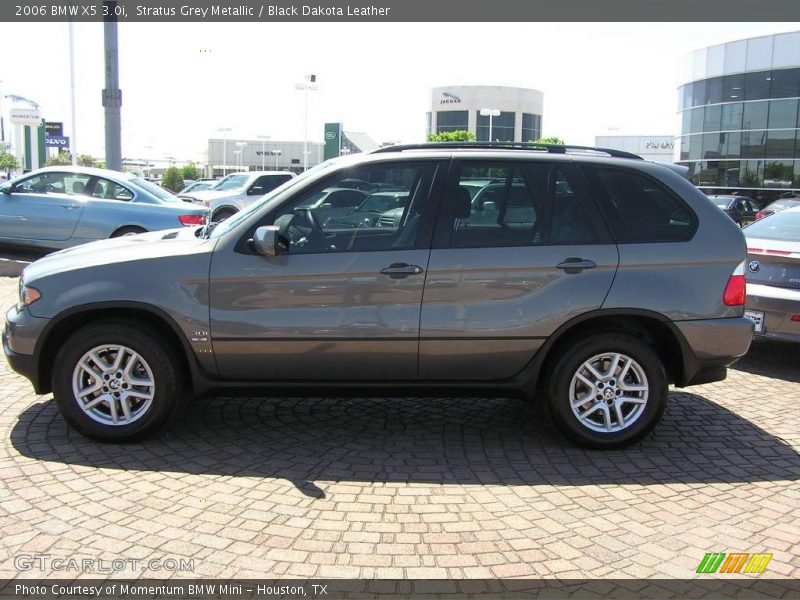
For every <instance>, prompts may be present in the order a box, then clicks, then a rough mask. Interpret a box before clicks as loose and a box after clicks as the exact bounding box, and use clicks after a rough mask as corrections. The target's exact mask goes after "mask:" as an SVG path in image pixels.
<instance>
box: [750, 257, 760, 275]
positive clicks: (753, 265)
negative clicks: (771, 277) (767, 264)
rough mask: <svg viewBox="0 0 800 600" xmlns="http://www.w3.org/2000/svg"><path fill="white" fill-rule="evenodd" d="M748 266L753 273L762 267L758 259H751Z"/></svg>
mask: <svg viewBox="0 0 800 600" xmlns="http://www.w3.org/2000/svg"><path fill="white" fill-rule="evenodd" d="M747 268H748V269H750V270H751V271H752V272H753V273H755V272H756V271H758V270H759V269H760V268H761V263H760V262H758V261H757V260H751V261H750V264H748V265H747Z"/></svg>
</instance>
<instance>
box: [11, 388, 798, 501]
mask: <svg viewBox="0 0 800 600" xmlns="http://www.w3.org/2000/svg"><path fill="white" fill-rule="evenodd" d="M11 443H12V444H13V445H14V447H15V448H16V449H17V450H18V451H19V452H20V453H21V454H23V455H24V456H27V457H30V458H35V459H38V460H44V461H53V462H60V463H67V464H72V465H83V466H92V467H101V468H105V469H124V470H131V471H164V472H181V473H193V474H216V475H225V476H247V477H275V478H283V479H286V480H288V481H291V482H293V483H294V485H295V486H296V487H297V488H298V489H299V490H300V491H302V492H303V493H304V494H306V495H307V496H310V497H314V498H322V497H324V492H322V490H321V489H320V488H319V487H318V486H317V485H316V484H315V483H314V482H316V481H375V482H424V483H436V484H462V485H469V484H501V485H542V484H544V485H589V484H645V485H646V484H664V483H687V484H691V483H737V482H753V481H772V480H797V479H800V455H798V453H797V452H796V451H795V450H794V449H793V448H792V447H791V446H789V445H787V444H786V443H784V442H783V441H781V440H780V439H778V438H776V437H774V436H772V435H770V434H769V433H768V432H766V431H764V430H763V429H760V428H759V427H757V426H755V425H754V424H753V423H751V422H749V421H747V420H745V419H743V418H742V417H740V416H738V415H736V414H735V413H733V412H731V411H729V410H727V409H725V408H723V407H721V406H720V405H718V404H715V403H714V402H711V401H709V400H707V399H706V398H704V397H703V396H700V395H697V394H693V393H687V392H683V391H675V392H672V393H671V394H670V403H669V408H668V411H667V414H666V415H665V417H664V419H663V421H662V422H661V424H660V425H659V427H658V428H657V429H656V431H655V433H653V434H651V435H650V436H648V437H647V438H645V439H644V440H643V441H641V442H639V443H637V444H635V445H633V446H631V447H629V448H626V449H623V450H613V451H596V450H586V449H582V448H577V447H575V446H572V445H571V444H569V443H568V442H566V441H565V440H564V439H563V438H561V437H560V436H559V435H558V434H557V433H556V432H555V431H554V430H553V428H552V427H551V426H550V424H549V423H548V421H547V419H546V416H545V414H544V411H543V410H542V408H541V406H540V405H538V404H536V403H530V402H525V401H523V400H520V399H513V398H300V397H296V398H219V399H210V400H197V401H193V402H191V403H188V405H187V406H186V407H185V409H184V410H183V411H182V414H180V415H178V416H177V418H175V419H173V420H172V422H171V424H170V425H169V426H168V427H167V428H166V429H164V430H163V431H162V432H161V433H159V434H157V435H156V436H154V437H152V438H150V439H148V440H146V441H143V442H139V443H129V444H118V445H115V444H101V443H97V442H93V441H91V440H88V439H86V438H84V437H82V436H81V435H80V434H78V433H76V432H75V431H74V430H72V429H71V428H70V427H68V426H67V424H66V422H65V421H64V420H63V418H62V417H61V416H60V414H59V413H58V411H57V409H56V406H55V403H54V401H52V400H45V401H43V402H39V403H37V404H34V405H32V406H30V407H29V408H28V409H27V410H25V411H24V412H23V413H22V414H21V415H20V416H19V419H18V421H17V423H16V424H15V426H14V427H13V429H12V432H11Z"/></svg>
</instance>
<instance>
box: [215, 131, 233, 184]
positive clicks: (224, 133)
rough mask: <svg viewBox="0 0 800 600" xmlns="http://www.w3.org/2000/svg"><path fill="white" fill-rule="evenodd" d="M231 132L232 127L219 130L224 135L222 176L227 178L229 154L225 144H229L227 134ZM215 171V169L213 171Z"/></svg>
mask: <svg viewBox="0 0 800 600" xmlns="http://www.w3.org/2000/svg"><path fill="white" fill-rule="evenodd" d="M230 130H231V128H230V127H220V128H219V129H217V131H219V132H220V133H221V134H222V176H223V177H225V171H226V170H227V167H228V153H227V152H226V150H227V148H226V147H225V142H227V140H228V138H227V136H226V134H227V133H228V132H229V131H230ZM211 170H212V171H213V170H214V169H213V167H212V169H211Z"/></svg>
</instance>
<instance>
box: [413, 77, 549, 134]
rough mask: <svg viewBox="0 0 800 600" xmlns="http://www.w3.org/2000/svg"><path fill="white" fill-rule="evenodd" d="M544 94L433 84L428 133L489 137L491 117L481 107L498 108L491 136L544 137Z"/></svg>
mask: <svg viewBox="0 0 800 600" xmlns="http://www.w3.org/2000/svg"><path fill="white" fill-rule="evenodd" d="M543 107H544V94H542V92H540V91H538V90H530V89H525V88H516V87H505V86H486V85H457V86H450V87H437V88H433V90H432V93H431V110H430V112H429V113H427V131H426V133H428V134H430V133H442V132H444V131H470V132H472V133H474V134H475V137H476V138H477V140H478V141H479V142H485V141H488V140H489V139H490V138H489V127H490V123H489V120H490V117H488V116H481V114H480V112H481V110H482V109H491V110H495V111H499V113H500V114H499V115H497V116H493V117H491V129H492V134H491V139H492V140H495V141H501V142H528V141H532V140H536V139H539V138H540V137H542V113H543Z"/></svg>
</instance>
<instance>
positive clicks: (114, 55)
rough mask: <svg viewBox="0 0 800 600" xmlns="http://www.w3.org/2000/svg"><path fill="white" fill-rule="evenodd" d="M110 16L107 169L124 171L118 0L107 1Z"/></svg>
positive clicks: (107, 29)
mask: <svg viewBox="0 0 800 600" xmlns="http://www.w3.org/2000/svg"><path fill="white" fill-rule="evenodd" d="M103 4H104V5H105V6H106V7H107V8H108V14H109V16H108V17H106V18H105V19H104V20H103V40H104V42H105V65H106V87H105V89H104V90H103V108H105V113H106V168H107V169H113V170H115V171H122V140H121V137H120V131H121V129H122V127H121V122H120V107H121V106H122V90H120V89H119V50H118V45H117V16H116V15H117V0H106V1H105V2H103Z"/></svg>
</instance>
